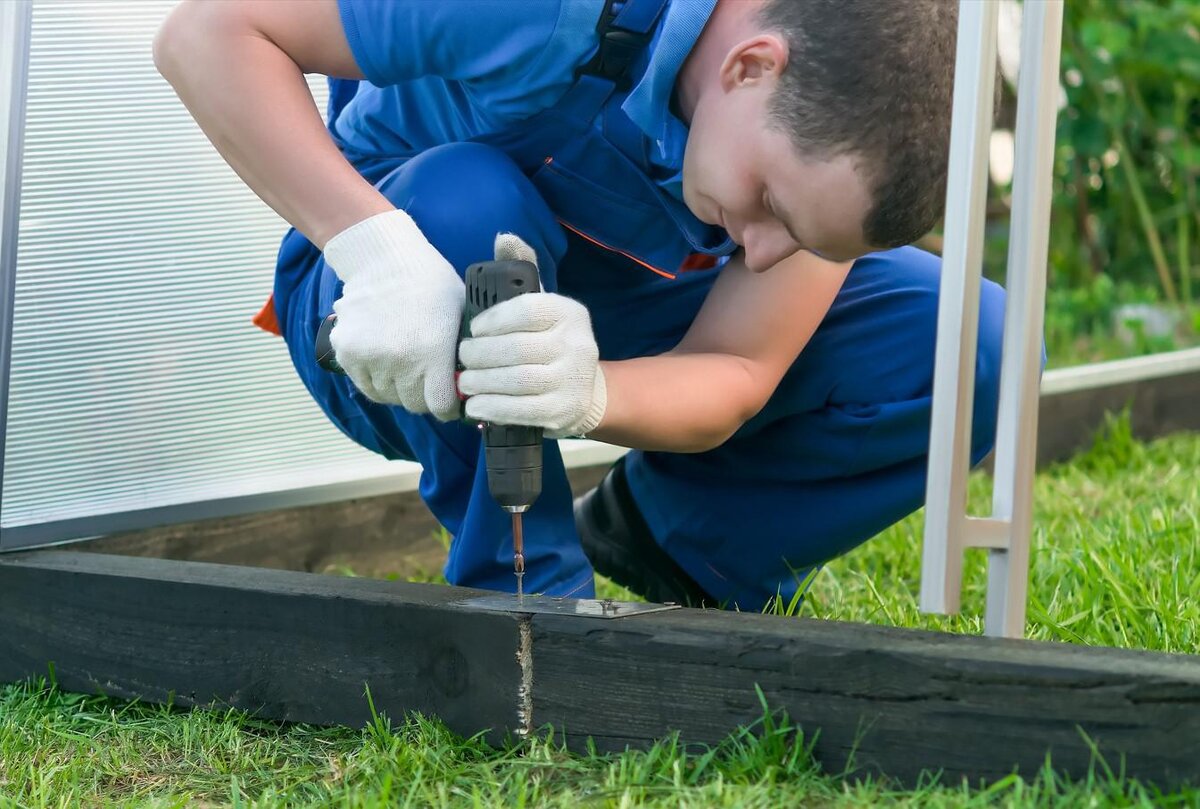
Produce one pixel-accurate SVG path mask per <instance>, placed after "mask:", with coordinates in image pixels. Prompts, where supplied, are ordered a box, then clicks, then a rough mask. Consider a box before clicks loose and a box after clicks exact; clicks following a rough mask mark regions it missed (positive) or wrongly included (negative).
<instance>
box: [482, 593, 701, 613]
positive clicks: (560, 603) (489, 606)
mask: <svg viewBox="0 0 1200 809" xmlns="http://www.w3.org/2000/svg"><path fill="white" fill-rule="evenodd" d="M458 603H459V604H461V605H462V606H464V607H471V608H472V609H477V610H489V611H492V612H518V613H525V614H533V615H578V616H580V617H583V618H625V617H627V616H630V615H645V614H646V613H648V612H665V611H666V610H677V609H679V605H678V604H645V603H642V602H638V601H613V600H612V599H611V598H606V599H603V600H599V599H594V598H554V597H552V596H537V595H529V596H521V597H520V598H518V597H517V596H515V595H494V596H477V597H475V598H468V599H464V600H462V601H460V602H458Z"/></svg>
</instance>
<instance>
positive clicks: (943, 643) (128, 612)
mask: <svg viewBox="0 0 1200 809" xmlns="http://www.w3.org/2000/svg"><path fill="white" fill-rule="evenodd" d="M479 595H480V593H479V592H478V591H474V590H463V589H459V588H452V587H437V586H430V585H417V584H408V583H403V582H384V581H371V580H365V579H353V578H340V577H331V576H316V575H312V574H303V573H292V572H285V571H270V570H255V569H246V568H236V567H225V566H220V565H211V564H204V563H191V562H173V561H166V560H156V559H136V558H125V557H109V556H104V555H98V554H79V553H67V552H58V551H41V552H36V553H28V554H12V555H7V556H5V557H3V558H0V681H12V680H18V679H22V678H25V677H29V676H38V675H41V674H45V673H46V672H47V670H48V666H49V665H50V664H51V663H53V665H54V670H55V672H56V676H57V678H58V681H59V682H60V684H61V685H62V686H63V687H65V688H68V689H71V690H82V691H91V692H102V693H107V694H111V695H114V696H122V697H139V698H142V699H147V700H153V701H165V700H168V699H173V700H174V701H175V702H176V703H178V704H184V705H210V704H211V705H232V706H236V707H239V708H245V709H248V710H252V711H257V712H258V713H260V715H263V716H266V717H273V718H279V719H293V720H304V721H309V722H319V723H348V724H361V723H362V722H363V721H364V720H365V719H366V718H367V716H368V712H367V704H366V700H365V698H364V696H363V690H364V684H366V685H369V686H370V688H371V692H372V695H373V696H374V699H375V702H376V705H377V706H378V707H379V708H380V709H381V710H385V711H387V712H388V713H389V714H390V715H391V716H393V717H398V716H400V715H402V714H403V713H404V712H405V711H412V710H416V711H421V712H424V713H427V714H432V715H436V716H438V717H440V718H441V719H442V720H444V721H445V722H446V724H447V725H448V726H449V727H451V728H452V729H454V730H456V731H458V732H460V733H464V734H470V733H475V732H477V731H480V730H484V729H489V730H490V734H489V738H490V739H491V740H493V741H498V740H500V739H501V738H503V737H504V736H505V735H508V734H511V733H512V732H514V731H520V730H522V729H523V728H524V727H525V726H526V722H527V723H528V725H529V726H542V725H545V724H552V725H553V726H554V727H555V728H556V729H557V731H558V732H560V733H562V734H563V736H564V737H565V739H566V740H567V742H568V743H569V744H570V746H571V747H572V748H575V749H579V748H581V747H582V746H583V744H584V740H585V739H586V738H587V737H592V738H593V739H595V740H596V742H597V743H598V744H599V746H600V747H601V748H603V749H621V748H623V747H625V746H626V745H632V746H636V747H643V746H646V745H648V744H650V743H651V742H652V741H653V740H655V739H657V738H660V737H662V736H663V735H665V734H667V733H669V732H671V731H673V730H678V731H680V733H681V735H682V737H683V738H684V739H685V740H688V741H693V742H708V743H711V742H716V741H718V740H720V739H721V738H723V737H724V736H725V735H726V734H728V733H730V732H731V731H733V730H735V729H736V728H737V727H738V726H740V725H746V724H749V723H751V722H753V721H754V720H755V719H756V718H758V717H759V716H761V707H760V704H759V700H758V697H757V694H756V691H755V687H756V686H758V687H760V688H761V689H762V690H763V692H764V693H765V695H766V698H767V700H768V703H769V705H770V706H771V707H772V708H775V709H785V710H786V711H787V712H788V714H789V715H790V716H791V718H792V719H793V720H794V721H796V722H798V723H800V724H801V725H802V727H803V728H804V729H805V731H806V732H807V733H814V732H819V740H818V743H817V745H816V754H817V756H818V758H819V760H820V761H821V762H822V764H823V765H824V766H825V767H826V768H827V769H828V770H832V771H835V772H837V771H841V770H842V769H843V768H845V767H846V766H847V763H848V762H850V763H851V764H852V766H854V767H856V768H858V769H857V771H861V772H883V773H887V774H889V775H891V776H894V777H897V778H899V779H901V780H902V781H903V782H905V783H912V782H914V781H915V780H916V779H917V777H918V775H919V773H920V772H921V771H922V770H929V771H939V770H940V771H943V772H944V773H945V775H946V776H947V777H949V778H951V779H958V778H963V777H965V778H969V779H971V780H975V779H985V778H988V779H990V778H996V777H999V776H1003V775H1005V774H1007V773H1009V772H1011V771H1012V770H1014V769H1018V770H1019V771H1020V772H1022V773H1025V774H1030V773H1033V772H1035V771H1036V770H1037V769H1038V768H1040V767H1041V765H1042V763H1043V760H1044V757H1045V755H1046V753H1047V752H1049V753H1050V754H1051V755H1052V760H1053V763H1054V766H1055V767H1056V768H1057V769H1058V770H1060V771H1064V772H1067V773H1069V774H1072V775H1075V776H1079V775H1082V774H1084V773H1085V772H1086V771H1087V768H1088V764H1089V762H1090V760H1091V759H1090V757H1091V752H1090V748H1089V745H1088V743H1087V741H1085V738H1084V736H1083V734H1087V736H1088V737H1090V739H1092V740H1093V741H1094V743H1095V744H1096V745H1097V746H1098V747H1099V749H1100V751H1101V752H1102V753H1103V754H1104V755H1106V756H1107V757H1108V760H1109V762H1110V764H1112V765H1113V766H1114V768H1115V767H1118V766H1120V763H1121V759H1122V758H1123V759H1124V766H1125V771H1126V772H1127V773H1129V774H1130V775H1132V776H1135V777H1138V778H1141V779H1143V780H1147V781H1150V782H1153V783H1157V784H1159V785H1162V786H1164V787H1169V786H1174V785H1178V784H1182V783H1186V782H1195V783H1200V756H1197V755H1196V751H1197V750H1200V658H1196V657H1191V656H1182V655H1165V654H1153V653H1146V652H1132V651H1121V650H1113V649H1100V648H1087V647H1078V646H1069V645H1065V644H1051V643H1037V642H1032V641H1007V640H995V639H987V638H979V637H970V636H958V635H945V634H936V633H929V632H918V631H913V630H902V629H892V628H885V627H873V626H862V625H857V624H843V623H836V622H825V621H815V620H805V619H785V618H775V617H770V616H760V615H745V614H734V613H723V612H701V611H696V610H679V611H675V612H667V613H656V614H646V615H637V616H631V617H628V618H616V619H594V618H582V617H575V616H562V615H533V616H529V615H525V614H507V613H502V612H501V613H497V612H493V611H481V610H478V609H474V608H472V607H471V606H469V605H468V604H466V603H464V602H466V601H467V600H468V599H470V598H475V597H478V596H479ZM518 653H520V654H521V655H522V657H523V663H522V662H519V661H518ZM523 687H524V690H522V689H523ZM519 712H525V713H523V714H522V715H521V716H519ZM530 712H531V713H530ZM852 752H853V754H854V755H853V757H852V756H851V754H852Z"/></svg>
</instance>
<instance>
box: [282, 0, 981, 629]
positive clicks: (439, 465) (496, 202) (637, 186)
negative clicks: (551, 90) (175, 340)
mask: <svg viewBox="0 0 1200 809" xmlns="http://www.w3.org/2000/svg"><path fill="white" fill-rule="evenodd" d="M665 2H666V0H629V2H626V3H624V4H623V5H622V6H621V7H620V10H619V13H618V14H617V15H616V17H615V18H612V17H610V16H609V15H608V13H607V10H606V13H605V15H603V16H602V19H601V26H600V27H601V39H602V41H604V42H606V43H607V45H606V47H605V49H602V50H603V52H602V53H600V54H598V56H597V58H596V59H593V61H592V63H590V64H589V65H588V66H586V67H584V68H583V69H582V70H581V71H580V72H579V74H578V76H577V80H576V81H575V83H574V84H573V86H572V87H571V89H570V90H569V91H568V92H567V93H566V95H565V96H564V97H563V98H562V99H561V101H560V102H559V103H557V104H556V105H554V106H553V107H551V108H550V109H547V110H545V111H544V112H541V113H539V114H537V115H535V116H534V117H532V118H531V119H529V120H527V121H525V122H523V123H521V124H520V125H517V126H512V127H508V128H506V129H505V130H504V131H502V132H499V133H493V134H491V135H487V136H485V137H482V138H476V139H473V140H469V141H464V142H455V143H448V144H445V145H442V146H437V147H435V148H431V149H427V150H425V151H423V152H421V153H420V154H418V155H416V156H415V157H403V158H395V157H389V156H380V155H368V154H359V153H356V152H355V150H354V149H353V147H351V146H350V145H348V144H346V143H343V142H340V141H339V139H338V138H337V136H336V134H335V135H334V139H335V141H338V145H339V146H340V147H341V148H342V150H343V153H344V154H345V155H346V157H347V158H348V159H349V160H350V161H351V163H352V164H353V165H354V166H355V168H356V169H358V171H359V172H360V174H362V176H363V177H364V178H365V179H366V180H368V181H369V182H371V183H372V184H373V185H374V186H375V187H376V188H377V189H378V190H379V191H380V192H381V193H382V194H383V195H384V196H386V197H387V198H388V199H389V200H390V201H391V202H392V203H393V204H394V205H396V206H397V207H398V208H402V209H404V210H406V211H408V212H409V213H410V214H411V215H412V216H413V218H414V220H415V221H416V223H417V225H418V226H419V227H420V229H421V231H422V232H423V233H424V234H425V236H426V237H427V238H428V239H429V240H430V241H431V242H432V243H433V245H434V246H435V247H437V249H438V250H439V251H440V252H441V253H442V255H444V256H445V257H446V258H447V260H449V262H450V263H451V264H452V265H453V266H454V267H456V268H457V269H458V271H459V272H460V273H462V272H463V271H464V269H465V268H466V267H467V265H469V264H471V263H473V262H476V261H480V260H485V259H488V258H490V257H491V251H492V242H493V240H494V238H495V235H496V233H497V232H512V233H516V234H518V235H519V236H521V237H522V238H523V239H524V240H525V241H526V242H528V243H529V244H530V245H531V246H532V247H533V248H534V249H535V250H536V251H537V254H538V260H539V266H540V271H541V275H542V283H543V286H544V288H545V290H546V291H548V292H558V293H560V294H563V295H568V296H570V297H572V298H575V299H577V300H579V301H581V302H583V303H584V304H585V305H586V306H587V307H588V309H589V311H590V313H591V317H592V321H593V327H594V331H595V336H596V340H597V343H598V345H599V349H600V356H601V359H603V360H622V359H627V358H631V357H644V356H652V355H656V354H660V353H663V352H665V351H668V350H670V349H671V348H672V347H673V346H675V345H676V344H677V343H678V342H679V340H680V339H681V338H682V336H683V334H684V333H685V332H686V331H687V329H688V327H689V325H690V324H691V322H692V320H693V318H694V317H695V315H696V313H697V311H698V310H699V308H700V306H701V304H702V303H703V301H704V298H705V296H706V295H707V293H708V291H709V289H710V287H711V286H712V284H713V281H714V280H715V278H716V275H717V274H718V273H719V272H720V266H721V265H722V264H723V262H724V258H723V257H725V256H727V255H728V254H729V253H731V252H732V251H733V250H734V249H735V247H736V246H735V245H734V244H732V242H730V240H729V238H728V236H727V235H726V234H725V233H724V231H722V230H720V229H718V228H714V227H711V226H708V225H705V224H704V223H702V222H700V221H699V220H697V219H696V218H695V217H694V216H693V215H692V214H691V213H690V212H689V211H688V209H687V208H686V207H685V206H684V205H683V203H682V202H680V201H679V199H677V198H676V197H675V196H672V195H670V194H667V193H665V192H664V191H663V189H662V187H661V185H660V184H658V183H656V182H655V180H656V179H661V177H656V172H658V173H661V168H660V167H657V166H655V165H653V162H652V161H651V159H650V158H649V149H648V148H647V146H646V143H645V141H646V138H645V135H644V133H642V132H641V131H639V130H638V129H637V127H636V126H635V125H634V124H633V123H632V122H631V121H630V119H629V118H628V117H627V116H626V115H625V114H624V113H623V112H622V109H621V103H622V100H623V99H624V98H625V97H626V95H627V93H628V87H629V86H630V84H631V76H630V75H629V74H630V73H631V72H636V71H637V70H639V69H644V67H645V62H646V58H645V53H644V51H645V50H646V45H647V42H648V41H649V38H650V34H651V33H652V31H653V30H654V26H655V24H656V23H657V21H658V19H659V16H660V14H661V13H662V9H663V7H664V5H665ZM633 78H635V77H633ZM331 90H332V93H331V99H330V120H331V131H332V130H333V127H332V122H333V120H334V119H336V117H337V114H338V111H339V109H340V108H341V106H342V105H344V104H345V103H346V101H347V100H348V99H350V98H352V97H353V95H354V92H355V86H354V83H353V82H345V81H341V80H334V81H332V82H331ZM939 271H940V262H939V260H938V259H937V258H936V257H934V256H932V255H930V254H928V253H925V252H922V251H920V250H917V249H915V248H912V247H906V248H900V249H897V250H890V251H886V252H881V253H876V254H872V255H868V256H865V257H863V258H861V259H859V260H858V261H857V262H856V263H855V264H854V267H853V269H852V270H851V272H850V273H849V276H848V278H847V280H846V283H845V285H844V286H843V288H842V289H841V291H840V293H839V294H838V296H837V298H836V300H835V301H834V303H833V306H832V308H831V309H830V311H829V313H828V315H827V316H826V317H825V319H824V321H823V322H822V323H821V325H820V327H819V328H818V329H817V331H816V333H815V334H814V335H813V337H812V339H811V340H810V342H809V344H808V345H807V347H806V348H805V349H804V350H803V351H802V352H801V354H800V355H799V356H798V357H797V358H796V360H795V362H794V363H793V365H792V366H791V368H790V370H789V371H788V372H787V374H786V375H785V377H784V378H783V380H782V381H781V383H780V384H779V386H778V388H777V390H776V391H775V393H774V395H773V396H772V397H771V399H770V400H769V402H768V403H767V405H766V406H765V407H764V408H763V409H762V411H761V412H759V413H758V414H757V415H756V416H754V417H753V418H752V419H750V421H748V422H747V423H746V424H745V425H744V426H742V428H741V429H739V430H738V431H737V433H736V434H735V435H734V436H733V437H732V438H730V439H729V440H728V441H726V442H725V443H724V444H723V445H722V446H720V447H718V448H716V449H713V450H711V451H708V452H702V453H694V454H681V453H670V452H648V451H640V450H632V451H631V452H630V453H629V455H628V457H627V461H626V463H627V475H628V480H629V484H630V488H631V490H632V492H633V496H634V499H635V500H636V502H637V504H638V507H639V508H640V510H641V512H642V514H643V516H644V517H645V520H646V522H647V524H648V526H649V527H650V529H651V531H652V533H653V534H654V537H655V538H656V540H657V541H658V542H659V544H660V545H661V546H662V547H663V549H664V550H665V551H666V552H667V553H668V554H669V555H670V556H671V557H672V558H674V559H675V560H676V561H677V562H678V563H679V565H680V566H681V567H682V568H683V569H684V570H685V571H686V572H687V573H688V574H690V575H691V576H692V577H693V578H694V579H695V580H696V581H697V582H698V583H699V584H700V585H701V586H702V587H703V588H704V589H705V590H706V591H708V592H709V593H710V594H711V595H712V596H713V597H714V598H716V599H717V600H721V601H725V602H726V603H728V604H730V605H737V606H739V607H740V608H742V609H757V608H759V607H761V606H762V605H763V604H764V603H765V602H766V601H767V600H768V599H769V598H770V597H772V596H774V595H777V594H781V595H782V596H783V597H784V598H785V599H786V598H789V597H790V596H791V595H792V594H793V593H795V592H796V590H797V588H798V586H799V585H800V582H801V580H802V579H803V577H804V575H805V571H807V570H809V569H811V568H812V567H813V566H814V565H817V564H819V563H821V562H822V561H825V560H828V559H830V558H832V557H834V556H837V555H838V554H841V553H843V552H845V551H848V550H850V549H851V548H853V547H855V546H856V545H858V544H860V543H861V542H863V541H865V540H866V539H868V538H870V537H871V536H872V535H874V534H875V533H877V532H879V531H880V530H882V529H883V528H885V527H887V526H888V525H890V524H891V523H893V522H895V521H897V520H899V519H900V518H902V517H904V516H905V515H906V514H909V513H910V512H912V511H913V510H915V509H916V508H917V507H918V506H919V505H920V504H921V502H922V499H923V495H924V485H925V470H926V454H927V451H928V442H929V420H930V404H931V389H932V369H933V352H934V330H935V325H936V321H937V290H938V276H939ZM340 290H341V283H340V282H339V280H338V279H337V277H336V275H335V274H334V272H333V271H332V270H331V269H330V268H329V267H327V266H326V265H325V263H324V261H323V260H322V257H321V254H320V252H319V251H318V250H317V249H316V248H315V247H314V246H313V245H312V244H311V243H309V242H308V241H307V240H306V239H305V238H304V237H303V236H302V235H301V234H299V233H298V232H296V231H290V232H289V233H288V234H287V236H286V237H285V238H284V240H283V243H282V246H281V249H280V254H279V261H278V268H277V273H276V283H275V288H274V305H275V313H276V315H277V317H278V322H279V327H280V329H281V331H282V333H283V335H284V336H285V338H286V340H287V343H288V347H289V351H290V354H291V357H292V360H293V363H294V365H295V367H296V369H297V371H298V373H299V374H300V377H301V378H302V379H303V381H304V384H305V385H306V386H307V388H308V390H309V391H310V393H311V394H312V396H313V397H314V398H315V399H316V401H317V402H318V403H319V404H320V406H321V407H322V409H323V410H324V412H325V413H326V414H327V415H328V416H329V418H330V419H331V420H332V421H333V423H334V424H336V425H337V426H338V427H339V428H340V429H341V430H342V431H343V432H344V433H345V434H346V435H347V436H349V437H350V438H351V439H353V440H354V441H356V442H358V443H359V444H361V445H362V446H364V447H367V448H368V449H371V450H373V451H375V452H378V453H381V454H382V455H384V456H386V457H388V458H397V459H406V460H416V461H418V462H420V464H421V465H422V467H423V470H422V475H421V482H420V494H421V497H422V498H423V499H424V501H425V503H426V504H427V505H428V506H429V508H430V510H431V511H432V512H433V514H434V515H435V516H436V517H437V519H438V520H439V521H440V522H441V523H442V525H444V526H445V527H446V528H447V530H448V531H449V532H450V533H451V534H452V536H453V541H452V543H451V547H450V554H449V559H448V561H447V563H446V568H445V573H446V578H447V579H448V580H449V581H450V582H451V583H453V584H459V585H465V586H471V587H481V588H487V589H495V590H511V589H512V588H513V587H514V580H513V575H512V536H511V528H510V521H509V516H508V514H507V513H506V512H504V511H502V510H501V509H500V508H499V507H498V506H497V505H496V504H495V502H494V501H493V500H492V499H491V497H490V496H489V494H488V489H487V481H486V475H485V467H484V463H483V454H482V446H481V441H480V436H479V433H478V431H477V430H475V429H474V428H472V427H470V426H468V425H466V424H464V423H461V422H438V421H437V420H435V419H434V418H432V417H430V416H427V415H415V414H412V413H409V412H407V411H405V410H403V409H401V408H399V407H393V406H385V405H380V404H376V403H373V402H371V401H369V400H367V399H366V398H365V397H364V396H363V395H362V394H361V393H359V392H358V391H357V390H356V389H355V388H354V386H353V384H352V383H351V382H350V381H349V379H347V378H345V377H342V376H334V375H331V374H328V373H325V372H323V371H321V370H320V369H319V368H318V367H317V365H316V362H315V359H314V356H313V344H314V336H315V334H316V331H317V327H318V325H319V324H320V322H321V320H322V319H323V318H324V317H325V315H327V314H328V313H329V312H331V311H332V309H333V302H334V301H335V300H336V299H337V298H338V297H339V296H340V294H341V292H340ZM1003 306H1004V296H1003V292H1002V290H1001V289H1000V288H999V287H998V286H996V285H994V284H991V283H988V282H985V284H984V289H983V295H982V301H981V308H980V326H979V360H978V365H977V369H976V380H977V391H976V398H975V401H976V413H975V431H974V435H973V442H972V447H973V448H972V460H973V461H978V460H979V459H981V458H982V457H983V455H984V454H986V452H987V451H988V450H989V449H990V447H991V444H992V441H993V435H994V427H995V416H996V403H997V393H998V384H997V383H998V376H999V362H1000V336H1001V326H1002V319H1003ZM713 395H714V396H718V395H720V391H714V392H713ZM674 404H675V406H677V407H678V408H679V409H680V410H684V409H686V408H688V407H689V406H690V405H691V403H689V402H687V401H679V402H676V403H674ZM544 463H545V466H544V480H543V492H542V495H541V497H540V498H539V499H538V501H537V503H536V504H535V505H534V506H533V507H532V508H531V509H530V511H529V512H528V513H527V514H526V517H525V529H524V530H525V557H526V566H527V573H526V577H525V587H526V590H527V591H533V592H545V593H548V594H551V595H574V596H580V597H588V596H591V595H593V593H594V591H593V581H592V570H591V567H590V565H589V563H588V561H587V559H586V557H585V556H584V554H583V552H582V550H581V548H580V543H579V539H578V535H577V533H576V529H575V524H574V518H573V513H572V497H571V491H570V489H569V487H568V483H567V477H566V473H565V470H564V468H563V463H562V457H561V455H560V453H559V450H558V446H557V444H556V442H553V441H548V442H547V443H546V446H545V457H544ZM913 552H914V553H916V552H917V549H916V548H915V547H914V549H913Z"/></svg>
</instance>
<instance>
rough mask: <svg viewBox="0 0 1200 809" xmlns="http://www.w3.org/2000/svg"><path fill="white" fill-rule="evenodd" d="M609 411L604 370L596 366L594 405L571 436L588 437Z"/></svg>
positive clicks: (590, 406) (592, 404)
mask: <svg viewBox="0 0 1200 809" xmlns="http://www.w3.org/2000/svg"><path fill="white" fill-rule="evenodd" d="M607 409H608V383H607V382H605V381H604V370H603V369H602V368H601V367H600V365H598V364H597V365H596V381H595V382H594V383H593V385H592V403H591V404H590V405H589V406H588V411H587V413H586V414H585V415H584V417H583V420H582V421H580V422H579V424H578V425H576V428H575V429H574V430H573V431H572V432H571V435H578V436H584V437H586V436H587V434H588V433H590V432H591V431H592V430H594V429H596V428H597V427H599V426H600V422H601V420H603V419H604V411H605V410H607Z"/></svg>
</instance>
